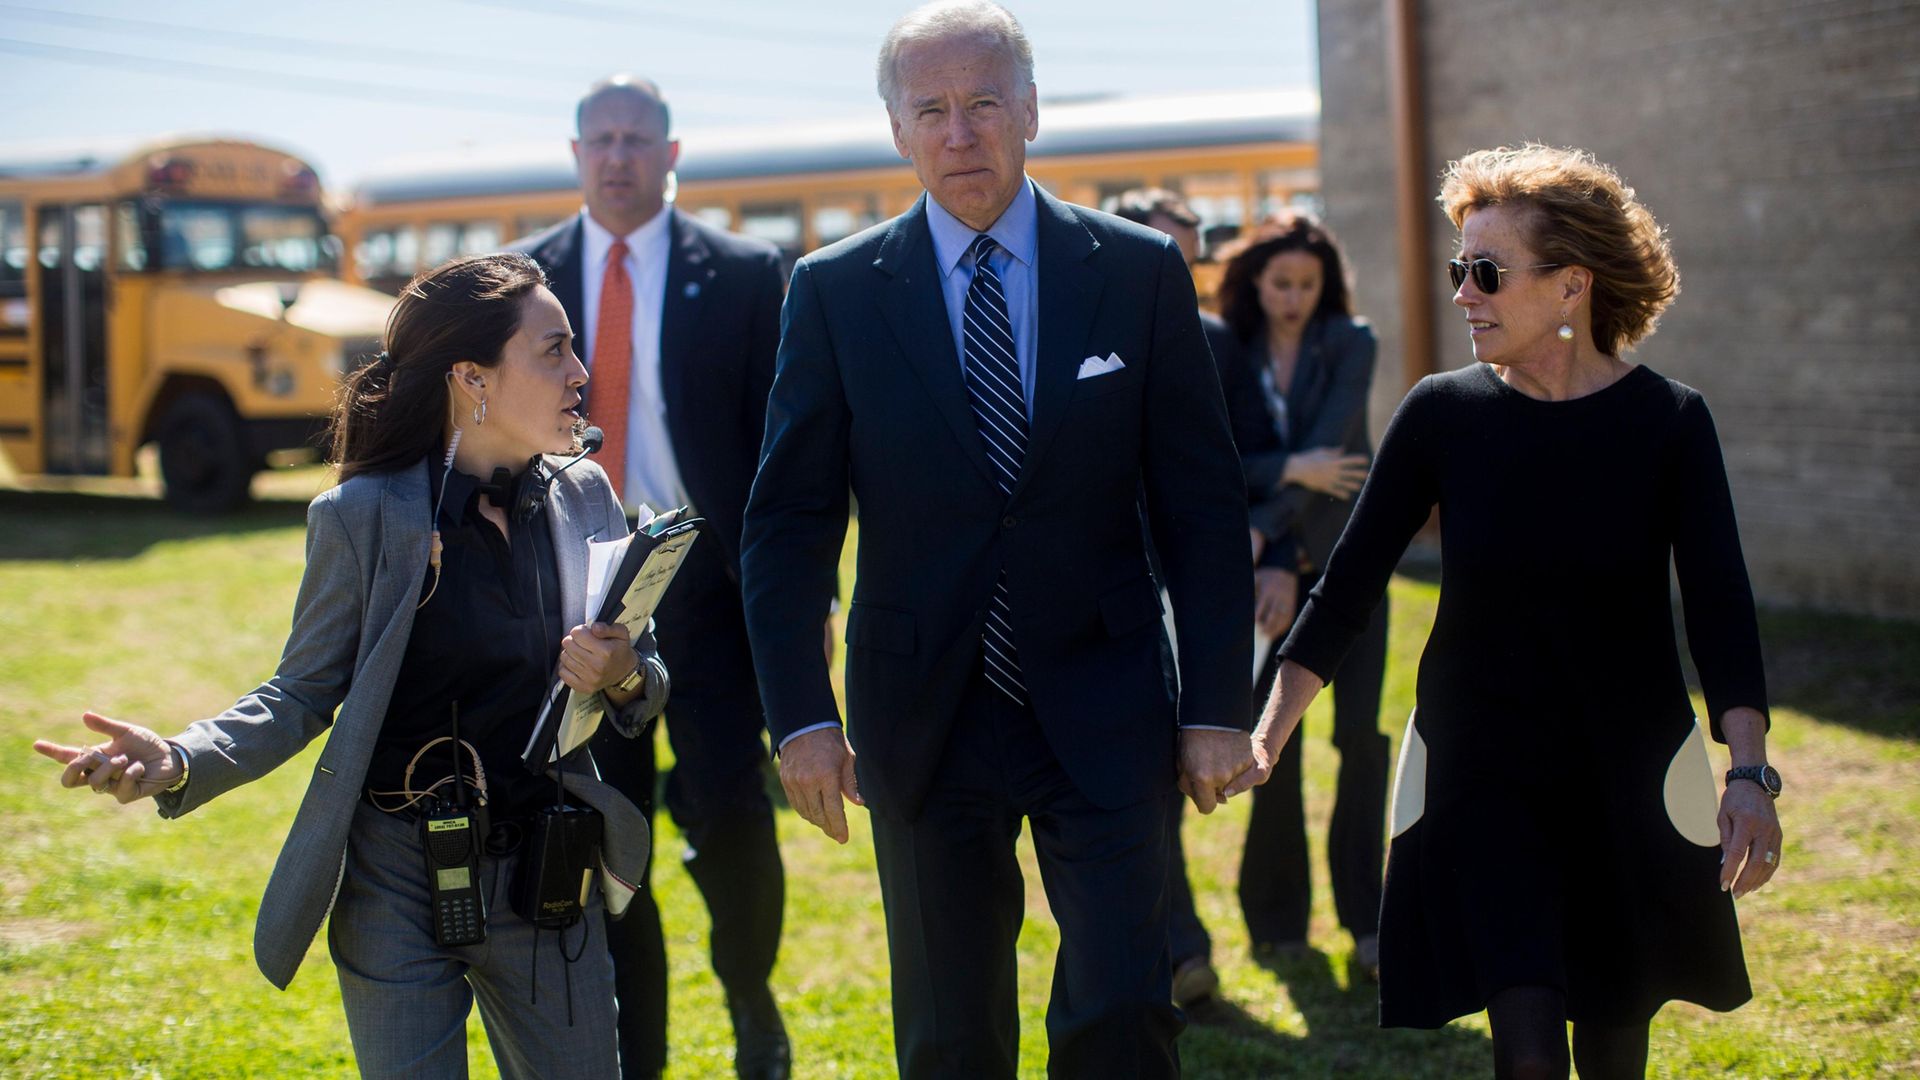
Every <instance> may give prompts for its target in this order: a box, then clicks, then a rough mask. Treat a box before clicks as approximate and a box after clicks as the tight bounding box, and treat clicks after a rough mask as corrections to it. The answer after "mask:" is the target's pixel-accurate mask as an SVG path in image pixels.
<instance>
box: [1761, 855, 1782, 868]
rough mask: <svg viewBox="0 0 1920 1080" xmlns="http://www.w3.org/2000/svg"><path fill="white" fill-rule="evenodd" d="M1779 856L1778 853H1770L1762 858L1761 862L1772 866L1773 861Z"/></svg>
mask: <svg viewBox="0 0 1920 1080" xmlns="http://www.w3.org/2000/svg"><path fill="white" fill-rule="evenodd" d="M1777 854H1778V853H1777V852H1772V851H1769V852H1767V853H1766V854H1765V855H1762V856H1760V861H1761V862H1763V863H1766V864H1767V865H1768V866H1772V865H1773V860H1774V858H1775V856H1776V855H1777Z"/></svg>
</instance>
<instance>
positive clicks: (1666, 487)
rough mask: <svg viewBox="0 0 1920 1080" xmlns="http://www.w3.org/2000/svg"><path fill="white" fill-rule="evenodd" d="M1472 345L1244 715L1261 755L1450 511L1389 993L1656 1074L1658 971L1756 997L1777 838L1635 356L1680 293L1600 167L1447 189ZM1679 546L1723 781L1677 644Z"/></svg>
mask: <svg viewBox="0 0 1920 1080" xmlns="http://www.w3.org/2000/svg"><path fill="white" fill-rule="evenodd" d="M1440 198H1441V202H1442V204H1443V205H1444V206H1445V208H1446V210H1447V213H1448V215H1449V216H1450V217H1451V218H1452V220H1453V221H1454V222H1455V224H1457V225H1458V226H1459V228H1460V234H1461V243H1460V255H1459V258H1458V259H1456V260H1454V261H1452V262H1451V263H1449V272H1450V274H1451V276H1452V279H1453V282H1454V284H1455V287H1456V290H1457V291H1456V293H1455V296H1454V303H1455V304H1456V305H1458V306H1459V307H1460V308H1461V309H1462V310H1463V312H1464V315H1465V318H1466V321H1467V324H1468V327H1469V332H1470V333H1471V335H1472V338H1473V348H1474V355H1475V357H1476V358H1477V359H1478V360H1479V361H1481V362H1480V363H1478V364H1475V365H1473V366H1471V367H1468V368H1464V369H1461V370H1457V371H1451V372H1447V373H1444V374H1440V375H1433V376H1429V377H1428V378H1426V379H1424V380H1422V381H1421V383H1420V384H1419V385H1418V386H1416V387H1415V388H1414V389H1413V391H1412V392H1411V393H1409V394H1408V395H1407V399H1406V400H1405V401H1404V402H1403V403H1402V404H1401V406H1400V408H1399V410H1398V412H1397V413H1396V414H1395V416H1394V419H1393V422H1392V423H1391V424H1390V425H1389V426H1388V428H1387V432H1386V435H1385V437H1384V438H1383V439H1382V440H1381V444H1380V451H1379V454H1378V455H1377V456H1376V458H1375V461H1374V465H1373V470H1372V473H1371V474H1370V476H1369V477H1368V480H1367V484H1366V487H1365V488H1364V489H1363V490H1362V492H1361V495H1360V498H1359V500H1358V503H1357V506H1356V507H1355V511H1354V517H1353V521H1352V523H1351V524H1350V525H1349V527H1348V529H1347V531H1346V533H1345V534H1344V535H1343V536H1342V538H1341V541H1340V543H1339V545H1338V547H1337V548H1336V549H1335V551H1334V554H1333V557H1332V558H1331V559H1330V560H1329V562H1328V565H1327V570H1326V573H1325V575H1324V576H1323V577H1322V578H1321V581H1320V583H1319V585H1318V586H1317V587H1316V588H1315V589H1314V590H1313V594H1312V597H1311V599H1310V600H1309V601H1308V603H1307V605H1306V607H1305V609H1304V610H1303V611H1302V613H1301V615H1300V618H1299V619H1298V621H1297V622H1296V624H1295V626H1294V629H1293V631H1292V633H1291V634H1290V635H1289V636H1288V638H1287V641H1286V643H1285V644H1284V645H1283V646H1282V647H1281V655H1282V657H1284V661H1283V663H1282V665H1281V671H1280V677H1279V681H1278V684H1277V685H1276V686H1275V688H1274V692H1273V694H1272V696H1271V697H1270V698H1269V699H1268V702H1267V706H1266V712H1265V714H1264V715H1263V716H1262V718H1261V724H1260V728H1259V730H1258V731H1257V732H1256V734H1255V745H1256V752H1257V753H1260V754H1262V755H1263V762H1262V764H1261V765H1259V766H1257V767H1256V769H1255V770H1254V771H1253V772H1251V773H1250V774H1249V775H1247V776H1245V777H1243V778H1242V779H1241V780H1239V781H1236V782H1235V784H1234V785H1233V787H1231V788H1230V789H1229V792H1230V793H1231V792H1232V791H1233V790H1239V789H1244V788H1246V787H1249V786H1251V785H1252V784H1255V783H1259V782H1261V781H1262V780H1264V775H1263V774H1264V772H1265V770H1266V765H1265V764H1264V762H1265V761H1270V760H1272V759H1273V758H1274V757H1276V756H1277V755H1278V754H1279V752H1280V750H1281V748H1282V747H1283V746H1284V745H1285V744H1286V741H1287V739H1288V737H1289V736H1290V735H1291V734H1292V732H1293V730H1294V728H1295V727H1296V726H1297V725H1298V723H1299V720H1300V716H1301V714H1302V713H1303V712H1305V710H1306V707H1307V704H1308V703H1309V702H1310V701H1311V700H1312V698H1313V696H1314V694H1315V693H1317V692H1318V690H1319V689H1320V687H1321V686H1322V684H1323V682H1324V680H1325V678H1326V677H1327V676H1329V675H1331V674H1332V673H1333V671H1334V670H1335V669H1336V668H1337V666H1338V663H1339V660H1340V658H1341V657H1342V656H1343V655H1344V654H1345V652H1346V650H1347V647H1348V645H1349V644H1350V643H1351V642H1352V641H1353V640H1354V638H1356V637H1358V636H1359V634H1360V633H1361V632H1362V630H1363V629H1364V627H1365V626H1366V623H1367V620H1368V618H1369V615H1370V612H1371V610H1372V608H1373V605H1374V604H1375V602H1376V601H1377V600H1378V599H1379V597H1380V596H1381V594H1382V592H1383V591H1384V590H1385V588H1386V585H1387V580H1388V578H1389V577H1390V576H1391V574H1392V573H1393V569H1394V565H1395V563H1396V562H1397V561H1398V559H1399V556H1400V554H1401V552H1402V551H1403V550H1404V549H1405V547H1406V545H1407V542H1408V541H1409V540H1410V539H1411V538H1412V536H1413V534H1414V532H1415V531H1416V530H1418V529H1419V528H1420V526H1421V525H1422V524H1424V523H1425V522H1426V520H1427V517H1428V514H1429V512H1430V511H1431V510H1432V508H1433V507H1435V506H1438V507H1439V511H1440V525H1441V534H1442V537H1443V546H1442V560H1443V567H1442V575H1441V591H1440V603H1439V609H1438V612H1437V613H1436V616H1435V620H1434V626H1433V633H1432V636H1431V637H1430V638H1429V639H1428V642H1427V649H1426V653H1425V655H1424V656H1423V657H1422V659H1421V663H1420V675H1419V684H1418V691H1417V695H1416V703H1417V709H1416V712H1415V717H1414V719H1412V720H1410V721H1409V723H1408V725H1407V733H1406V738H1405V741H1404V743H1403V745H1402V748H1401V756H1400V769H1399V777H1398V780H1397V782H1396V790H1395V794H1394V804H1393V810H1392V814H1391V817H1392V832H1393V841H1392V845H1391V848H1390V851H1389V853H1388V857H1387V875H1386V896H1385V902H1384V904H1383V907H1382V911H1381V928H1380V938H1381V986H1380V1005H1381V1022H1382V1024H1384V1025H1387V1026H1406V1027H1438V1026H1440V1025H1442V1024H1445V1023H1446V1022H1447V1021H1449V1020H1452V1019H1454V1018H1455V1017H1459V1016H1463V1015H1466V1014H1469V1013H1473V1012H1477V1011H1479V1010H1481V1009H1485V1010H1487V1012H1488V1014H1489V1020H1490V1022H1491V1026H1492V1029H1493V1044H1494V1058H1495V1074H1496V1075H1497V1076H1565V1075H1566V1074H1567V1067H1568V1064H1569V1062H1568V1057H1569V1055H1568V1048H1567V1039H1566V1028H1565V1024H1566V1022H1567V1021H1569V1020H1571V1021H1572V1022H1573V1047H1572V1059H1573V1063H1575V1064H1577V1065H1578V1066H1579V1070H1580V1075H1581V1076H1582V1077H1583V1078H1584V1080H1597V1078H1600V1077H1614V1076H1641V1075H1644V1072H1645V1068H1646V1055H1647V1024H1648V1021H1649V1020H1650V1019H1651V1018H1652V1016H1653V1014H1654V1013H1655V1012H1657V1011H1658V1010H1659V1008H1660V1006H1661V1005H1662V1004H1664V1003H1665V1002H1667V1001H1670V1000H1674V999H1681V1000H1686V1001H1692V1002H1696V1003H1698V1004H1701V1005H1704V1006H1706V1007H1708V1008H1712V1009H1720V1010H1725V1009H1731V1008H1734V1007H1736V1006H1738V1005H1740V1004H1741V1003H1743V1002H1745V1001H1746V1000H1747V998H1748V997H1750V996H1751V990H1750V988H1749V986H1748V983H1747V975H1746V968H1745V963H1744V960H1743V959H1742V956H1741V950H1740V936H1739V928H1738V926H1737V924H1736V922H1735V917H1734V905H1733V900H1734V898H1736V897H1739V896H1743V895H1745V894H1746V893H1747V892H1750V891H1751V890H1753V889H1755V888H1757V887H1759V886H1760V885H1762V884H1764V883H1765V882H1766V881H1767V879H1768V878H1770V877H1771V876H1772V874H1773V872H1774V870H1775V869H1776V868H1777V866H1778V862H1779V858H1780V850H1781V847H1780V840H1781V837H1780V826H1779V822H1778V819H1777V818H1776V817H1775V815H1774V809H1773V804H1772V797H1773V796H1776V795H1777V794H1778V793H1779V774H1778V773H1776V772H1774V771H1773V770H1772V769H1771V767H1769V766H1767V765H1766V730H1767V723H1768V721H1767V712H1766V709H1767V700H1766V684H1765V679H1764V676H1763V674H1762V671H1761V664H1760V647H1759V634H1758V630H1757V627H1756V623H1755V619H1754V612H1753V595H1752V590H1751V588H1750V587H1749V585H1748V582H1747V574H1746V567H1745V563H1744V561H1743V559H1742V557H1741V553H1740V539H1739V535H1738V532H1737V529H1736V525H1735V520H1734V513H1733V502H1732V498H1731V496H1730V495H1729V492H1728V488H1727V481H1726V471H1725V468H1724V466H1723V464H1722V461H1721V456H1720V446H1719V441H1718V438H1717V436H1716V435H1715V433H1714V427H1713V421H1712V418H1711V416H1709V414H1708V412H1707V407H1706V404H1705V402H1704V401H1702V399H1701V397H1700V395H1699V394H1698V393H1697V392H1695V391H1694V390H1692V389H1690V388H1688V387H1686V386H1683V385H1681V384H1680V383H1677V382H1674V381H1672V380H1670V379H1665V378H1662V377H1661V376H1659V375H1656V374H1654V373H1653V372H1652V371H1650V370H1648V369H1647V368H1645V367H1639V366H1634V365H1631V364H1628V363H1626V362H1624V361H1623V360H1621V359H1620V354H1621V353H1622V352H1624V351H1625V350H1626V349H1627V348H1628V347H1629V346H1631V345H1633V344H1634V343H1635V342H1637V341H1639V340H1640V339H1641V338H1644V337H1645V336H1646V335H1647V334H1649V333H1651V332H1652V330H1653V327H1654V322H1655V320H1656V319H1657V318H1658V316H1659V314H1660V313H1661V311H1662V310H1663V309H1664V308H1665V307H1666V305H1667V304H1668V303H1669V302H1670V301H1671V299H1672V298H1673V296H1674V294H1675V293H1676V292H1677V291H1678V282H1679V279H1678V273H1677V271H1676V270H1675V268H1674V265H1673V261H1672V258H1671V255H1670V253H1669V250H1668V246H1667V242H1666V240H1665V238H1664V237H1663V235H1662V233H1661V230H1660V227H1659V226H1658V225H1657V224H1655V222H1654V220H1653V218H1652V216H1651V215H1650V214H1648V213H1647V211H1646V209H1645V208H1644V207H1642V206H1641V205H1640V204H1639V203H1638V202H1636V201H1635V200H1634V196H1633V191H1632V189H1631V188H1628V187H1626V186H1625V185H1624V184H1623V183H1622V182H1621V181H1620V178H1619V177H1618V175H1616V174H1615V173H1614V172H1613V170H1611V169H1610V168H1607V167H1606V166H1604V165H1600V164H1598V163H1596V162H1595V161H1594V160H1593V159H1592V157H1591V156H1590V155H1588V154H1585V153H1583V152H1577V151H1569V150H1557V149H1552V148H1549V147H1543V146H1537V145H1529V146H1526V147H1523V148H1520V149H1517V150H1515V149H1500V150H1492V151H1483V152H1480V153H1476V154H1472V155H1469V156H1468V157H1466V158H1464V159H1462V160H1461V161H1458V162H1455V163H1454V164H1453V165H1452V166H1451V167H1450V169H1449V171H1448V174H1447V177H1446V181H1445V185H1444V187H1443V190H1442V193H1441V197H1440ZM1670 558H1671V560H1672V564H1673V566H1674V567H1675V569H1676V570H1677V571H1678V577H1679V581H1680V589H1681V596H1682V600H1683V603H1684V606H1685V613H1686V620H1687V640H1688V644H1689V648H1690V650H1691V652H1692V654H1693V658H1694V662H1695V665H1696V666H1697V668H1698V669H1699V672H1700V681H1701V684H1702V688H1703V690H1704V692H1705V696H1706V702H1707V717H1706V720H1707V727H1708V730H1709V731H1710V732H1711V734H1712V736H1713V737H1714V738H1715V739H1718V740H1720V741H1722V742H1725V743H1727V744H1728V745H1729V747H1730V749H1731V752H1732V759H1733V765H1734V766H1735V768H1734V769H1733V771H1731V772H1730V773H1728V779H1727V782H1726V787H1725V790H1724V794H1722V795H1721V796H1720V798H1719V800H1718V805H1717V808H1716V804H1715V797H1714V785H1713V778H1712V776H1711V773H1710V771H1709V766H1708V758H1707V752H1706V745H1705V741H1704V738H1703V737H1702V734H1701V731H1700V727H1699V725H1698V723H1697V722H1696V720H1695V718H1694V715H1693V710H1692V706H1691V704H1690V702H1689V699H1688V696H1687V686H1686V682H1685V680H1684V678H1683V677H1682V674H1681V669H1680V659H1679V654H1678V649H1677V647H1676V645H1675V642H1674V636H1673V630H1672V618H1671V600H1670V596H1669V592H1668V564H1669V559H1670Z"/></svg>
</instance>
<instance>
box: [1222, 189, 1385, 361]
mask: <svg viewBox="0 0 1920 1080" xmlns="http://www.w3.org/2000/svg"><path fill="white" fill-rule="evenodd" d="M1288 251H1304V252H1307V253H1308V254H1310V255H1313V256H1314V257H1315V258H1318V259H1319V260H1320V303H1319V305H1318V306H1317V307H1315V308H1314V309H1313V318H1315V319H1318V318H1321V317H1323V316H1326V315H1346V316H1352V315H1353V295H1352V293H1351V291H1350V290H1349V289H1348V288H1347V266H1346V260H1345V259H1343V258H1341V257H1340V245H1339V244H1338V243H1336V242H1335V241H1334V239H1333V233H1331V232H1329V231H1327V227H1326V226H1325V225H1322V224H1320V222H1319V221H1318V220H1317V219H1315V218H1314V216H1313V215H1312V214H1307V213H1303V212H1301V211H1298V210H1282V211H1280V212H1279V213H1277V214H1275V215H1273V216H1272V217H1270V218H1268V219H1267V220H1266V221H1264V222H1262V223H1261V225H1260V227H1259V228H1257V229H1255V230H1254V231H1253V232H1252V233H1251V234H1250V235H1248V236H1245V237H1242V238H1241V239H1239V240H1236V241H1234V242H1233V243H1232V244H1231V245H1229V246H1228V247H1227V248H1226V249H1225V250H1223V251H1222V252H1221V253H1220V257H1221V258H1223V259H1225V260H1226V262H1227V269H1226V272H1225V273H1224V274H1223V275H1221V278H1220V317H1221V318H1222V319H1225V320H1226V322H1227V325H1228V326H1230V327H1232V328H1233V334H1234V336H1235V337H1237V338H1239V339H1240V340H1241V342H1242V343H1246V342H1251V341H1253V340H1254V339H1255V338H1258V337H1259V336H1260V335H1261V334H1262V333H1264V332H1265V331H1266V327H1267V316H1266V313H1265V312H1264V311H1262V310H1261V309H1260V274H1261V273H1262V272H1263V271H1265V270H1266V268H1267V263H1268V262H1270V261H1271V260H1272V259H1273V257H1274V256H1275V255H1279V254H1282V253H1284V252H1288Z"/></svg>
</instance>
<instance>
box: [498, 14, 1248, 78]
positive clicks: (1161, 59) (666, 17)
mask: <svg viewBox="0 0 1920 1080" xmlns="http://www.w3.org/2000/svg"><path fill="white" fill-rule="evenodd" d="M461 2H463V3H467V4H473V5H477V6H480V7H490V8H504V9H508V10H512V11H517V12H521V13H524V14H539V15H561V16H565V17H567V18H572V19H585V20H589V21H595V22H619V23H632V24H635V25H640V26H650V27H660V26H674V25H678V26H680V27H683V28H685V29H687V30H691V31H693V32H694V33H699V34H710V35H713V36H715V37H722V38H731V39H733V40H736V41H763V42H772V43H774V44H776V45H787V46H794V45H807V44H821V43H837V44H838V45H843V46H852V45H857V46H860V47H862V48H864V49H866V50H868V53H869V55H876V54H877V53H878V51H879V49H880V41H881V39H882V38H883V37H885V36H886V32H885V30H884V29H877V30H876V32H874V33H872V34H839V33H830V32H826V31H820V30H814V29H808V30H804V31H802V30H797V29H795V30H780V29H774V30H763V29H760V28H758V27H756V26H754V25H752V24H751V23H742V22H739V21H736V20H731V19H720V18H704V17H702V16H698V15H688V14H686V13H684V12H679V11H662V10H659V9H657V8H653V9H646V10H640V9H636V8H631V7H623V6H620V5H617V4H609V3H596V2H594V0H545V2H544V3H542V4H541V5H540V7H539V9H538V11H537V12H536V11H530V10H529V9H528V8H527V7H526V6H525V3H524V0H461ZM1153 36H1154V35H1153V34H1151V33H1142V34H1139V35H1128V36H1127V37H1126V38H1125V39H1124V40H1136V39H1138V40H1150V39H1151V38H1152V37H1153ZM1034 53H1035V58H1036V60H1037V61H1038V62H1039V66H1044V65H1045V64H1046V63H1048V62H1051V61H1062V62H1065V63H1070V64H1074V65H1075V66H1084V65H1092V64H1101V65H1105V64H1113V63H1120V62H1128V63H1143V64H1156V63H1157V64H1181V65H1186V66H1192V67H1204V68H1208V69H1214V68H1221V67H1239V68H1249V67H1251V68H1260V69H1263V70H1265V69H1270V68H1273V67H1276V66H1278V60H1277V59H1276V57H1275V56H1274V54H1273V52H1272V51H1271V50H1269V49H1258V48H1253V49H1239V50H1234V49H1220V50H1209V51H1207V52H1171V51H1168V50H1166V49H1156V48H1151V47H1149V48H1126V47H1113V46H1109V45H1104V44H1103V45H1100V46H1097V47H1093V48H1078V49H1077V48H1072V47H1062V48H1055V47H1044V46H1038V45H1037V46H1035V48H1034Z"/></svg>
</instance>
